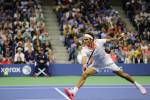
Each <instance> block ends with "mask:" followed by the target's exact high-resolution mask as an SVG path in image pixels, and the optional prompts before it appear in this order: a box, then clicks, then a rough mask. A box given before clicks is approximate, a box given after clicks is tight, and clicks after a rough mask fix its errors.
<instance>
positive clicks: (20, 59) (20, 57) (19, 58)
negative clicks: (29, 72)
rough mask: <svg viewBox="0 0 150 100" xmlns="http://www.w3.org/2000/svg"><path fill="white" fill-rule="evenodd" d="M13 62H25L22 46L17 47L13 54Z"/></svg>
mask: <svg viewBox="0 0 150 100" xmlns="http://www.w3.org/2000/svg"><path fill="white" fill-rule="evenodd" d="M14 62H25V55H24V53H23V52H22V48H21V47H19V48H17V53H16V54H15V58H14Z"/></svg>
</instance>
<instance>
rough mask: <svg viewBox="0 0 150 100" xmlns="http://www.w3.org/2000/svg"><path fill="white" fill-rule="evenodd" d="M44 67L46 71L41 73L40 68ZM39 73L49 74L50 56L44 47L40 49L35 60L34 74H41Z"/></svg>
mask: <svg viewBox="0 0 150 100" xmlns="http://www.w3.org/2000/svg"><path fill="white" fill-rule="evenodd" d="M43 69H45V70H44V72H42V73H40V70H43ZM39 73H40V74H39ZM39 75H44V76H49V63H48V58H47V56H46V55H45V53H44V50H43V48H40V49H39V52H38V54H37V56H36V62H35V72H34V76H39Z"/></svg>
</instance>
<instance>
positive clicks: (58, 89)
mask: <svg viewBox="0 0 150 100" xmlns="http://www.w3.org/2000/svg"><path fill="white" fill-rule="evenodd" d="M54 89H55V90H56V91H57V92H59V93H60V94H61V95H62V96H64V97H65V98H66V99H67V100H71V99H69V98H68V97H67V96H66V95H65V94H64V93H63V92H61V91H60V90H59V89H58V88H54Z"/></svg>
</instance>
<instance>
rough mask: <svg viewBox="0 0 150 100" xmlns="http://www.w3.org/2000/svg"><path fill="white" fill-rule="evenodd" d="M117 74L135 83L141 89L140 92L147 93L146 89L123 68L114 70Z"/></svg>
mask: <svg viewBox="0 0 150 100" xmlns="http://www.w3.org/2000/svg"><path fill="white" fill-rule="evenodd" d="M114 73H115V74H117V75H118V76H120V77H122V78H124V79H126V80H128V81H129V82H131V83H133V84H135V86H136V87H137V88H138V89H139V90H140V92H141V93H142V94H144V95H145V94H146V89H145V88H144V87H143V86H142V85H141V84H139V83H137V82H136V81H135V80H134V79H133V78H132V77H131V76H130V75H129V74H127V73H125V72H124V71H122V70H119V71H114Z"/></svg>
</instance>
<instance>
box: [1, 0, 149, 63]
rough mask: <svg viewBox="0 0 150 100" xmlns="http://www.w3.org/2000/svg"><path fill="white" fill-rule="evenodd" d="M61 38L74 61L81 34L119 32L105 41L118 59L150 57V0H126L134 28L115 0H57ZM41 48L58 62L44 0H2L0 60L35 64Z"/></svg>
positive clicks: (143, 60)
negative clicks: (46, 19)
mask: <svg viewBox="0 0 150 100" xmlns="http://www.w3.org/2000/svg"><path fill="white" fill-rule="evenodd" d="M55 2H56V7H55V8H54V11H55V13H56V15H57V18H58V22H59V26H60V31H61V36H62V42H63V43H64V46H65V47H66V49H67V50H68V53H69V57H68V60H69V61H73V63H78V62H77V55H78V54H79V53H80V50H81V41H82V40H81V37H82V36H83V34H84V33H85V32H86V31H90V32H92V33H93V34H94V35H95V37H96V38H99V39H103V38H118V37H120V36H122V37H123V40H122V41H113V42H111V43H108V44H105V46H106V48H107V50H108V52H109V54H110V55H111V57H112V59H113V60H114V61H115V62H118V63H150V26H149V25H150V13H149V11H150V3H149V1H148V0H122V8H123V10H124V12H125V14H126V17H128V18H129V20H130V21H131V23H132V24H133V26H134V27H135V30H133V29H131V28H130V27H127V26H126V24H125V22H124V21H123V20H122V18H121V17H120V15H119V12H118V11H117V10H116V9H113V7H112V5H111V2H112V1H111V0H55ZM41 51H42V52H43V53H44V54H45V55H47V62H50V63H54V55H53V52H52V46H51V41H50V35H49V33H48V31H47V30H46V27H45V23H44V16H43V13H42V8H41V5H40V2H39V0H0V63H1V64H13V63H19V64H20V63H27V64H34V63H35V62H36V60H37V59H36V58H37V56H38V55H39V53H41Z"/></svg>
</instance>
